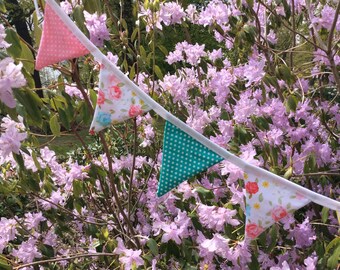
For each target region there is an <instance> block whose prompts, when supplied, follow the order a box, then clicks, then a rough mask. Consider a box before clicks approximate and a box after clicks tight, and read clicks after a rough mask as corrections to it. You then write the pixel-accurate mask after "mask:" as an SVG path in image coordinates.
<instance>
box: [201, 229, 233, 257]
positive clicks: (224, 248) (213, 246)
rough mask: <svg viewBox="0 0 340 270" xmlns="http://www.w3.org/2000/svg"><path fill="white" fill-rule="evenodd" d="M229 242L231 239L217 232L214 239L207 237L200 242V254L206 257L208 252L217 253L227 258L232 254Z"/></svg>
mask: <svg viewBox="0 0 340 270" xmlns="http://www.w3.org/2000/svg"><path fill="white" fill-rule="evenodd" d="M228 244H229V239H226V238H224V237H223V236H222V235H220V234H219V233H215V234H214V236H213V238H212V239H205V240H204V241H203V242H202V243H201V244H200V255H201V256H203V257H206V256H207V255H208V254H216V255H219V256H221V257H222V258H224V259H227V258H228V257H229V256H230V253H229V245H228Z"/></svg>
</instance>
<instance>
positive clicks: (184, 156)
mask: <svg viewBox="0 0 340 270" xmlns="http://www.w3.org/2000/svg"><path fill="white" fill-rule="evenodd" d="M80 40H81V42H80ZM89 51H91V53H92V54H93V55H94V56H95V58H96V59H97V60H99V61H100V62H101V63H103V65H102V66H103V67H102V70H101V72H100V80H99V84H100V85H99V89H100V90H99V92H98V99H97V105H96V110H95V114H94V119H93V122H92V124H91V129H90V131H91V132H98V131H100V130H101V129H103V128H105V127H107V126H109V125H110V124H111V123H117V122H120V121H123V120H125V119H127V118H131V117H135V116H137V115H140V114H141V113H143V112H145V111H147V110H149V108H152V109H153V110H154V111H155V112H156V113H158V114H159V115H160V116H161V117H163V118H164V119H166V120H167V121H166V125H165V130H164V143H163V157H162V170H161V176H160V181H159V186H158V191H157V196H162V195H164V194H165V193H167V192H168V191H170V190H171V189H173V188H175V187H176V186H177V185H178V184H180V183H181V182H183V181H185V180H187V179H188V178H190V177H192V176H195V175H196V174H198V173H200V172H203V171H204V170H206V169H208V168H209V167H211V166H213V165H214V164H216V163H218V162H220V161H222V160H223V159H226V160H228V161H229V162H231V163H233V164H234V165H236V166H239V167H240V168H242V169H245V172H246V175H245V190H246V229H245V230H246V237H248V238H251V239H255V238H256V237H257V236H259V235H260V234H261V233H262V232H263V231H264V230H265V229H266V228H268V227H270V226H271V225H272V224H274V223H275V222H278V221H280V220H282V219H283V218H285V217H286V216H287V215H288V214H289V213H293V212H294V211H295V210H297V209H299V208H301V207H303V206H305V205H306V204H307V203H309V202H310V201H313V202H315V203H318V204H320V205H323V206H325V207H328V208H330V209H333V210H335V211H340V202H337V201H335V200H332V199H331V198H328V197H325V196H323V195H320V194H317V193H315V192H313V191H311V190H308V189H306V188H304V187H301V186H299V185H296V184H294V183H292V182H290V181H289V180H287V179H284V178H282V177H279V176H277V175H275V174H272V173H270V172H268V171H265V170H263V169H261V168H258V167H255V166H252V165H250V164H248V163H247V162H246V161H244V160H241V159H240V158H238V157H236V156H234V155H233V154H231V153H229V152H228V151H227V150H225V149H222V148H221V147H219V146H218V145H216V144H214V143H213V142H211V141H210V140H209V139H207V138H205V137H204V136H202V135H201V134H199V133H197V132H196V131H195V130H193V129H191V128H190V127H188V126H187V125H186V124H185V123H183V122H182V121H180V120H179V119H177V118H176V117H175V116H173V115H172V114H171V113H169V112H167V111H166V110H165V109H164V108H163V107H162V106H160V105H159V104H158V103H157V102H155V101H154V100H153V99H152V98H151V97H149V96H148V95H147V94H146V93H144V92H143V91H142V90H141V89H140V88H139V87H138V86H136V85H135V84H134V83H133V82H132V81H130V80H129V79H128V78H127V77H126V76H125V75H124V74H123V73H122V72H121V71H120V70H118V69H117V67H116V66H114V65H113V64H112V63H111V62H110V61H109V60H108V59H107V58H106V56H104V55H103V54H102V53H101V51H100V50H99V49H98V48H96V47H95V45H94V44H93V43H92V42H91V41H90V40H89V39H88V38H87V37H86V36H85V35H84V34H83V33H82V32H81V31H80V30H79V29H78V28H77V26H76V25H75V24H74V23H73V22H72V21H71V20H70V18H69V17H68V16H67V15H66V14H65V13H63V11H62V10H61V9H60V7H59V6H58V4H57V3H55V2H54V1H53V0H46V9H45V21H44V28H43V35H42V41H41V44H40V48H39V52H38V57H37V62H36V69H38V70H39V69H41V68H42V67H44V66H47V65H49V64H54V63H57V62H59V61H62V60H66V59H70V58H75V57H79V56H82V55H85V54H87V53H88V52H89ZM118 78H119V79H118Z"/></svg>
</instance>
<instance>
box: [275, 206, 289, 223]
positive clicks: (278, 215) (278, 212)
mask: <svg viewBox="0 0 340 270" xmlns="http://www.w3.org/2000/svg"><path fill="white" fill-rule="evenodd" d="M287 215H288V212H287V210H286V209H285V208H283V207H282V206H277V207H275V208H274V209H273V210H272V218H273V219H274V220H275V221H279V220H280V219H282V218H284V217H285V216H287Z"/></svg>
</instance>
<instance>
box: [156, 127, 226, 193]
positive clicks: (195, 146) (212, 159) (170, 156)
mask: <svg viewBox="0 0 340 270" xmlns="http://www.w3.org/2000/svg"><path fill="white" fill-rule="evenodd" d="M222 160H223V158H222V157H220V156H219V155H217V154H215V153H214V152H212V151H211V150H209V149H208V148H207V147H206V146H204V145H203V144H201V143H200V142H198V141H196V140H195V139H194V138H192V137H191V136H189V135H188V134H186V133H185V132H183V131H182V130H180V129H179V128H177V127H176V126H174V125H172V124H171V123H170V122H168V121H167V122H166V124H165V130H164V139H163V157H162V169H161V176H160V180H159V183H158V190H157V196H158V197H160V196H162V195H164V194H165V193H167V192H169V191H170V190H171V189H173V188H175V187H176V186H178V185H179V184H180V183H182V182H183V181H185V180H188V179H189V178H190V177H192V176H194V175H196V174H198V173H201V172H203V171H205V170H206V169H208V168H209V167H211V166H213V165H215V164H216V163H218V162H220V161H222Z"/></svg>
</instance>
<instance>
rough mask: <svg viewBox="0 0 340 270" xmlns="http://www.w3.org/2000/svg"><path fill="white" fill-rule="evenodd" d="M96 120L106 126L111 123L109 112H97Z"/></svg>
mask: <svg viewBox="0 0 340 270" xmlns="http://www.w3.org/2000/svg"><path fill="white" fill-rule="evenodd" d="M96 121H97V122H98V123H99V124H100V125H102V126H108V125H110V124H111V114H109V113H105V112H98V115H97V117H96Z"/></svg>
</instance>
